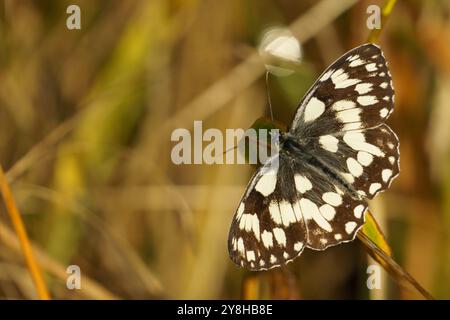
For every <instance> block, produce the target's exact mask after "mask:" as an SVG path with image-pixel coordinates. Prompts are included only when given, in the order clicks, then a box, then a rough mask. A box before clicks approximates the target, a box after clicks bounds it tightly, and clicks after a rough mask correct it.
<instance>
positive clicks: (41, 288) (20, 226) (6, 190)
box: [0, 165, 50, 300]
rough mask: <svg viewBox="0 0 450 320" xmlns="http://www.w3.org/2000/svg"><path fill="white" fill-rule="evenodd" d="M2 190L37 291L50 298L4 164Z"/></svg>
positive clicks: (1, 169) (40, 294)
mask: <svg viewBox="0 0 450 320" xmlns="http://www.w3.org/2000/svg"><path fill="white" fill-rule="evenodd" d="M0 190H1V193H2V196H3V199H4V200H5V206H6V211H7V212H8V215H9V217H10V218H11V223H12V225H13V227H14V230H15V231H16V234H17V237H18V238H19V241H20V245H21V247H22V253H23V256H24V258H25V262H26V265H27V268H28V271H29V272H30V275H31V278H32V280H33V283H34V285H35V287H36V291H37V294H38V297H39V299H41V300H50V294H49V293H48V290H47V286H46V285H45V282H44V278H43V276H42V273H41V270H40V268H39V265H38V264H37V262H36V259H35V258H34V255H33V250H32V248H31V244H30V240H29V239H28V235H27V231H26V229H25V224H24V223H23V220H22V217H21V215H20V212H19V209H17V206H16V202H15V200H14V197H13V195H12V192H11V189H10V187H9V184H8V180H7V179H6V176H5V173H4V171H3V168H2V166H1V165H0Z"/></svg>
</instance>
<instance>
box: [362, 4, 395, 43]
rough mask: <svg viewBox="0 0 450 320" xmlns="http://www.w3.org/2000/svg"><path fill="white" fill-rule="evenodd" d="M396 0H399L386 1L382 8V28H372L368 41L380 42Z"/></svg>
mask: <svg viewBox="0 0 450 320" xmlns="http://www.w3.org/2000/svg"><path fill="white" fill-rule="evenodd" d="M396 2H397V0H386V2H385V3H384V5H383V8H382V9H381V28H380V29H376V28H375V29H372V31H371V32H370V34H369V37H368V38H367V42H370V43H376V42H378V39H379V38H380V35H381V32H382V31H383V29H384V26H385V25H386V21H387V20H388V18H389V16H390V15H391V13H392V10H393V9H394V6H395V3H396Z"/></svg>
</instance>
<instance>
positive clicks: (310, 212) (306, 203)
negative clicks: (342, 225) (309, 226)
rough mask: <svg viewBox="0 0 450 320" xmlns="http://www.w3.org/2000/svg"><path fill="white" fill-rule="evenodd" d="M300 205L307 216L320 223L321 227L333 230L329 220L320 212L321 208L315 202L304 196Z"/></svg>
mask: <svg viewBox="0 0 450 320" xmlns="http://www.w3.org/2000/svg"><path fill="white" fill-rule="evenodd" d="M300 207H301V209H302V212H303V215H304V216H305V218H307V219H311V218H312V219H313V220H314V221H315V222H316V223H317V224H318V225H319V227H321V228H322V229H324V230H326V231H328V232H331V231H332V230H333V229H332V228H331V225H330V224H329V223H328V221H327V220H325V219H324V217H323V216H322V215H321V214H320V211H319V208H318V207H317V205H316V204H315V203H314V202H312V201H311V200H309V199H307V198H302V199H301V200H300Z"/></svg>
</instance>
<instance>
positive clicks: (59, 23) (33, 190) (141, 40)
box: [0, 0, 450, 298]
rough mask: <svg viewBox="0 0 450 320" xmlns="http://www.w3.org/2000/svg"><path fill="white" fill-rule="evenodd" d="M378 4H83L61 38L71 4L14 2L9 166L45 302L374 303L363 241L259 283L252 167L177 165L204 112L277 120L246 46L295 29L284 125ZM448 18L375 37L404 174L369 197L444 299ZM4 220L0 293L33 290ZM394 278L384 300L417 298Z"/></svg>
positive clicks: (434, 7)
mask: <svg viewBox="0 0 450 320" xmlns="http://www.w3.org/2000/svg"><path fill="white" fill-rule="evenodd" d="M375 3H376V4H380V5H381V4H382V3H383V2H382V1H375ZM369 4H372V1H359V2H356V1H334V0H331V1H330V0H328V1H327V0H325V1H319V2H318V1H312V0H311V1H303V2H295V1H292V2H285V1H277V0H263V1H259V0H246V1H238V0H231V1H198V0H195V1H175V0H173V1H165V0H157V1H149V2H146V1H112V2H110V3H109V4H108V5H107V6H106V5H105V4H104V3H103V2H100V1H87V0H85V1H80V2H79V5H80V7H81V10H82V29H81V30H80V31H68V30H67V29H66V28H65V18H66V14H65V9H66V7H67V5H69V2H68V1H58V2H52V3H51V4H46V3H45V2H27V1H20V2H19V1H5V2H4V3H3V4H2V7H1V8H0V13H1V14H0V17H1V18H0V56H1V59H0V128H1V129H0V132H1V134H0V150H1V153H0V159H1V162H2V164H3V165H4V166H5V167H7V168H13V170H12V171H10V172H8V177H9V178H10V179H11V181H12V188H13V193H14V194H15V196H16V199H17V203H18V206H19V207H20V208H21V209H26V210H21V211H23V212H24V213H27V215H26V216H25V223H26V225H27V227H28V229H29V232H30V237H31V238H32V240H33V241H34V242H35V243H36V244H37V245H38V246H39V247H40V248H42V251H39V252H38V254H37V256H38V260H40V261H41V262H42V263H41V264H42V266H43V268H44V269H45V270H46V271H47V272H48V273H49V274H50V275H49V278H48V279H47V280H48V282H49V283H50V284H51V294H52V296H54V297H55V298H79V297H87V298H105V297H106V298H110V297H111V298H112V297H121V298H165V297H171V298H241V297H243V298H274V297H275V298H362V297H363V298H364V297H367V296H368V292H367V288H366V287H365V283H366V278H367V274H366V264H367V262H366V255H365V253H364V252H363V250H360V247H359V246H358V245H357V244H356V243H353V244H348V245H345V246H338V247H336V248H332V249H329V250H326V251H324V252H319V253H318V252H313V251H308V250H307V251H306V252H304V253H303V254H302V257H301V258H299V259H297V260H296V261H295V262H294V263H292V264H290V265H289V266H288V267H287V268H285V269H282V270H274V271H270V272H268V273H264V274H260V273H258V274H249V273H247V272H245V271H243V270H241V269H239V268H237V267H235V266H234V265H233V264H232V263H231V262H230V261H229V259H228V253H227V247H226V237H227V232H228V227H229V223H230V221H231V217H232V214H233V212H234V210H235V206H236V205H237V202H238V200H239V197H240V195H241V193H242V192H243V190H244V187H245V184H246V183H247V181H248V178H249V176H250V174H251V172H252V170H253V168H252V167H251V166H206V165H198V166H180V167H176V166H174V165H173V164H171V162H170V150H171V147H172V144H171V143H170V133H171V130H173V129H174V128H177V127H186V128H188V129H192V121H193V120H204V123H203V126H204V128H205V129H206V128H209V127H217V128H220V129H225V128H236V127H242V128H247V127H249V126H250V125H251V124H252V123H253V122H254V121H255V119H257V118H259V117H260V116H263V115H267V113H266V111H267V108H266V93H265V87H264V81H263V80H264V79H263V77H262V75H263V74H264V68H263V65H262V64H261V61H260V59H259V57H258V56H257V55H256V53H255V51H254V50H253V49H252V47H253V46H255V45H256V39H258V38H259V36H260V33H261V32H262V31H263V29H264V28H265V27H267V26H270V25H273V24H284V25H291V26H292V28H293V32H294V33H295V34H296V35H297V36H298V37H299V39H300V40H301V42H302V47H303V50H304V60H303V63H302V65H300V69H299V70H298V71H299V72H298V73H296V74H295V75H292V76H289V77H286V78H279V79H276V78H272V79H271V83H272V86H271V89H272V99H273V101H272V104H273V106H274V114H275V118H276V119H278V120H280V121H282V122H283V123H289V121H290V120H291V117H292V113H293V111H294V110H295V107H296V104H297V102H298V101H299V99H300V98H301V97H302V95H303V94H304V92H305V91H306V90H307V89H308V87H309V85H311V84H312V82H313V81H314V79H315V78H316V77H317V75H318V74H320V72H321V71H322V70H323V69H324V68H325V67H326V66H327V65H328V64H329V63H330V62H331V60H333V59H334V58H336V57H337V56H338V55H340V54H342V53H343V52H344V51H345V50H347V49H350V48H352V47H353V46H356V45H359V44H361V43H362V42H364V40H365V39H366V37H367V34H368V33H369V31H368V30H367V28H366V24H365V19H366V18H367V13H366V8H367V6H368V5H369ZM49 9H51V10H49ZM448 11H449V6H448V4H447V2H445V1H435V2H428V1H423V2H413V1H400V2H398V3H397V4H396V7H395V10H394V11H393V12H392V16H391V17H390V18H389V23H388V24H387V25H386V29H385V30H384V31H383V33H382V35H381V38H380V45H381V46H382V48H383V51H384V52H385V55H386V57H387V59H388V61H389V65H390V68H391V71H392V75H393V80H394V86H395V88H396V110H395V112H394V114H393V115H392V117H391V118H390V119H389V121H388V122H389V125H391V126H392V127H393V128H394V130H395V131H396V132H398V134H399V136H400V140H401V174H400V176H399V178H397V179H396V180H395V182H394V184H393V186H392V188H391V189H390V190H389V191H388V192H386V193H384V194H383V195H382V196H380V197H379V200H377V201H378V202H377V203H376V204H375V205H374V207H377V208H378V207H379V208H383V210H380V211H383V215H382V216H383V219H382V220H383V223H382V229H383V231H384V232H385V233H386V235H387V240H388V243H389V244H390V245H391V246H392V248H393V251H394V255H395V257H396V258H398V259H399V263H400V264H401V265H402V266H404V267H405V269H406V270H408V271H409V272H410V273H411V274H412V275H413V276H414V277H416V278H417V280H418V281H419V282H420V283H421V284H422V285H423V286H424V287H425V288H427V289H430V291H432V293H433V294H435V295H436V296H437V297H438V298H448V297H449V296H448V289H447V288H446V287H445V285H446V283H448V279H449V278H450V276H449V274H450V267H449V265H450V261H449V256H448V252H450V243H449V241H448V234H449V233H448V230H449V229H450V222H449V219H448V216H449V212H450V209H449V207H450V205H449V204H448V203H449V201H450V200H449V199H450V192H449V191H448V190H450V187H449V185H450V184H449V181H450V179H449V178H448V171H449V169H448V163H450V162H449V156H448V155H449V153H448V150H449V143H448V141H449V138H450V134H449V132H448V131H446V130H445V127H446V123H445V121H444V120H443V119H445V118H446V116H445V113H443V112H444V111H445V108H444V107H443V106H446V105H448V104H449V103H450V101H449V98H448V95H445V92H446V91H447V89H446V86H445V83H448V76H449V73H448V70H450V69H449V67H448V61H450V59H448V57H449V55H448V53H449V52H450V47H449V43H450V41H446V40H448V39H449V33H448V18H446V14H445V12H448ZM437 39H438V40H439V41H437ZM443 110H444V111H443ZM436 114H437V115H436ZM443 114H444V115H443ZM58 127H59V128H60V129H59V131H55V128H58ZM49 135H50V138H47V140H44V139H46V138H45V137H49ZM42 141H45V143H41V142H42ZM33 147H35V148H34V149H33ZM30 150H32V151H30ZM29 151H30V153H29V154H28V156H26V154H27V153H28V152H29ZM20 159H23V161H20ZM16 164H17V166H15V165H16ZM375 214H377V213H376V212H375ZM377 217H378V216H377ZM0 224H1V227H0V268H1V270H4V272H0V273H1V274H2V276H1V277H0V298H11V297H18V298H28V297H32V296H33V294H34V293H33V292H32V290H33V289H32V286H30V283H31V282H30V281H29V280H23V279H28V278H26V277H25V278H24V277H23V276H22V275H23V274H24V273H25V272H24V269H23V266H22V261H21V260H20V259H18V258H17V257H18V256H17V246H16V245H17V242H16V241H15V240H16V239H14V236H13V234H12V233H11V230H10V229H9V226H8V223H7V219H6V215H4V214H2V216H1V219H0ZM69 264H77V265H79V266H80V267H81V270H82V275H83V277H86V281H87V287H86V288H85V289H82V290H81V291H80V292H72V291H69V290H67V289H66V287H65V281H64V269H65V267H66V266H67V265H69ZM5 275H7V276H5ZM388 284H389V290H385V291H386V292H385V296H386V297H388V298H412V297H414V298H417V297H418V296H417V295H415V294H414V293H412V292H408V291H407V290H406V289H405V288H402V287H398V286H397V285H396V284H395V283H394V282H392V281H389V282H388ZM384 289H387V288H384Z"/></svg>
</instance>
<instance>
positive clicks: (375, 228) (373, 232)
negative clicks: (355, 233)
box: [361, 210, 392, 257]
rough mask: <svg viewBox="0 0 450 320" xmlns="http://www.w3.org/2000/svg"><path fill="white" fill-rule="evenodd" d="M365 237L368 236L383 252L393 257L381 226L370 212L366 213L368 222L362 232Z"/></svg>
mask: <svg viewBox="0 0 450 320" xmlns="http://www.w3.org/2000/svg"><path fill="white" fill-rule="evenodd" d="M361 232H362V233H364V235H365V236H367V237H368V238H369V239H370V240H371V241H372V242H373V243H374V244H376V245H377V246H378V247H379V248H380V249H381V250H383V251H384V252H385V253H386V254H387V255H388V256H390V257H392V250H391V247H390V246H389V244H388V243H387V241H386V238H385V237H384V234H383V232H382V231H381V229H380V226H379V225H378V223H377V222H376V220H375V218H374V217H373V215H372V213H370V212H369V211H368V210H367V212H366V222H365V223H364V226H363V228H362V230H361Z"/></svg>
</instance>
